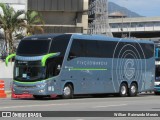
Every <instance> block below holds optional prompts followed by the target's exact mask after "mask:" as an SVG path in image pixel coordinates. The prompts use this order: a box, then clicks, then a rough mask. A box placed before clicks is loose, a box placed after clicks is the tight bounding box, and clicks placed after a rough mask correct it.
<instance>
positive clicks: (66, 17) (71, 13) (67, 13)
mask: <svg viewBox="0 0 160 120" xmlns="http://www.w3.org/2000/svg"><path fill="white" fill-rule="evenodd" d="M27 9H28V10H36V11H38V12H39V13H41V15H42V18H43V20H44V22H45V26H44V30H45V32H46V33H66V32H67V33H87V28H88V13H87V10H88V0H28V3H27Z"/></svg>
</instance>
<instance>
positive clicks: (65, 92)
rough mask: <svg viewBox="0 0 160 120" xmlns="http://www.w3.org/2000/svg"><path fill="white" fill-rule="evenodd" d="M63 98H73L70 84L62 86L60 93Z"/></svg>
mask: <svg viewBox="0 0 160 120" xmlns="http://www.w3.org/2000/svg"><path fill="white" fill-rule="evenodd" d="M62 98H63V99H72V98H73V87H72V85H70V84H66V85H65V86H64V88H63V93H62Z"/></svg>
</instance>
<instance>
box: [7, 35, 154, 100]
mask: <svg viewBox="0 0 160 120" xmlns="http://www.w3.org/2000/svg"><path fill="white" fill-rule="evenodd" d="M12 57H15V65H14V76H13V87H12V89H13V90H12V91H13V94H14V96H15V97H20V96H21V95H32V96H34V97H35V98H41V97H46V96H48V97H49V96H56V95H59V96H62V98H73V96H74V95H79V94H105V93H118V94H119V96H123V97H125V96H136V95H137V93H138V92H142V91H148V90H153V89H154V79H155V56H154V43H153V42H151V41H147V40H134V39H123V38H110V37H106V36H102V35H84V34H53V35H34V36H30V37H26V38H24V39H22V40H21V42H20V44H19V46H18V48H17V52H16V54H12V55H9V56H8V57H7V59H6V64H8V60H9V59H10V58H12Z"/></svg>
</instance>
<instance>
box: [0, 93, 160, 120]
mask: <svg viewBox="0 0 160 120" xmlns="http://www.w3.org/2000/svg"><path fill="white" fill-rule="evenodd" d="M0 111H21V112H24V111H71V112H72V111H97V112H98V111H119V112H121V111H142V112H143V111H149V112H151V111H159V112H160V96H156V95H154V94H153V93H151V94H150V93H147V94H145V93H143V94H140V95H138V96H137V97H115V96H110V95H109V96H105V97H98V98H93V97H90V96H83V97H76V98H75V99H68V100H64V99H59V98H57V99H49V98H46V99H41V100H35V99H11V98H9V97H8V98H1V99H0ZM73 114H74V112H73ZM13 119H17V118H13ZM30 119H31V118H30ZM32 119H33V118H32ZM35 119H36V118H35ZM39 119H40V118H39ZM43 119H52V120H54V119H55V120H57V119H58V120H92V119H93V120H97V119H99V120H101V119H102V120H106V119H111V120H121V119H123V120H124V119H127V120H137V119H138V120H139V119H140V120H150V119H152V120H154V119H155V120H159V117H158V118H157V117H152V118H151V117H148V118H146V117H140V118H139V117H138V118H134V117H83V116H82V117H81V116H78V117H60V116H59V117H53V118H43Z"/></svg>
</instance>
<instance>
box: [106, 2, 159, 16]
mask: <svg viewBox="0 0 160 120" xmlns="http://www.w3.org/2000/svg"><path fill="white" fill-rule="evenodd" d="M108 1H109V2H114V3H116V4H118V5H120V6H122V7H126V8H127V9H129V10H131V11H133V12H136V13H138V14H139V15H142V16H147V17H154V16H160V0H108Z"/></svg>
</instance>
